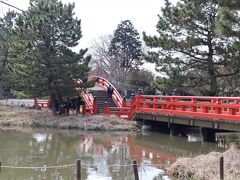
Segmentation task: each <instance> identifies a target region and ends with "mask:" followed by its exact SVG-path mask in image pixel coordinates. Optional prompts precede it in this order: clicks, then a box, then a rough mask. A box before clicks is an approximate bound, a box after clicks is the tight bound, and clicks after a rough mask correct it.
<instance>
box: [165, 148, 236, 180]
mask: <svg viewBox="0 0 240 180" xmlns="http://www.w3.org/2000/svg"><path fill="white" fill-rule="evenodd" d="M220 157H223V158H224V161H223V162H224V179H228V180H234V179H239V178H240V150H239V149H238V148H237V146H235V145H231V146H230V148H229V149H228V150H226V151H225V152H222V153H221V152H210V153H209V154H205V155H198V156H196V157H182V158H178V159H177V161H176V162H175V163H173V164H172V165H171V166H170V167H169V168H168V170H167V174H169V175H170V176H174V177H176V178H177V179H181V180H183V179H186V180H187V179H199V180H206V179H211V180H219V179H220V168H219V167H220Z"/></svg>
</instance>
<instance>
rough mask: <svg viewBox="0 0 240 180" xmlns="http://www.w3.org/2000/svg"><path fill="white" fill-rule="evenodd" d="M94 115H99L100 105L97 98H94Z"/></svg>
mask: <svg viewBox="0 0 240 180" xmlns="http://www.w3.org/2000/svg"><path fill="white" fill-rule="evenodd" d="M93 114H98V104H97V97H96V96H94V99H93Z"/></svg>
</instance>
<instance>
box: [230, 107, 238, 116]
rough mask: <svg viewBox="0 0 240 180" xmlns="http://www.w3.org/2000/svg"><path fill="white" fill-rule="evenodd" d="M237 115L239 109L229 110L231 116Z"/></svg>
mask: <svg viewBox="0 0 240 180" xmlns="http://www.w3.org/2000/svg"><path fill="white" fill-rule="evenodd" d="M236 113H237V109H235V108H229V114H230V115H236Z"/></svg>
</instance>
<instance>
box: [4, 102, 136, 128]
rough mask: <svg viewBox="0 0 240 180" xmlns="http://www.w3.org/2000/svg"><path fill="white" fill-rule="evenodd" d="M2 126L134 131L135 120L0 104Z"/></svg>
mask: <svg viewBox="0 0 240 180" xmlns="http://www.w3.org/2000/svg"><path fill="white" fill-rule="evenodd" d="M0 112H1V113H0V126H1V127H2V128H4V127H6V128H9V127H11V128H13V127H16V128H19V127H20V128H21V127H22V128H25V127H29V128H52V129H69V130H71V129H75V130H88V131H136V130H137V126H136V122H133V121H127V120H125V119H122V118H119V117H112V116H104V115H93V116H92V115H91V116H89V115H85V116H81V115H78V116H76V115H69V116H60V115H59V116H53V115H52V112H51V111H50V110H46V109H44V110H35V109H29V108H25V107H19V106H13V105H7V106H6V105H3V104H0Z"/></svg>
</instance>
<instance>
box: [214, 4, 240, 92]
mask: <svg viewBox="0 0 240 180" xmlns="http://www.w3.org/2000/svg"><path fill="white" fill-rule="evenodd" d="M219 4H220V6H221V11H220V15H219V17H220V18H219V21H218V24H217V25H218V29H217V32H218V33H219V35H220V36H225V37H227V38H229V39H231V44H232V46H231V48H229V57H231V59H232V60H231V62H232V67H231V68H232V69H234V68H235V67H238V71H236V73H235V74H233V76H230V77H225V78H223V79H222V81H221V90H222V92H223V93H222V94H226V95H229V96H239V95H240V81H239V78H240V72H239V67H240V60H239V59H240V1H236V0H220V1H219ZM224 70H225V71H229V69H228V68H225V69H224Z"/></svg>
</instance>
